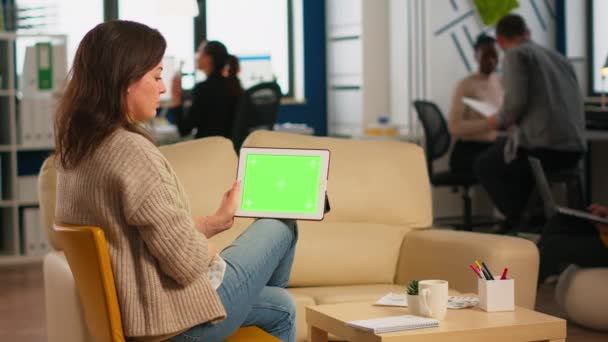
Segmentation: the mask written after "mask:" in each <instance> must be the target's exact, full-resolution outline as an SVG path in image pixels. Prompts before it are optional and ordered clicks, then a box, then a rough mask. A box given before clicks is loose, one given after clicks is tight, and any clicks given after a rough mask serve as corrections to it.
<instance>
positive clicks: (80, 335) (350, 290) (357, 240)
mask: <svg viewBox="0 0 608 342" xmlns="http://www.w3.org/2000/svg"><path fill="white" fill-rule="evenodd" d="M245 145H246V146H258V147H260V146H265V147H310V148H327V149H329V150H330V151H331V162H330V173H329V182H328V195H329V198H330V202H331V207H332V210H331V213H329V214H328V215H327V216H326V217H325V219H324V220H323V221H321V222H310V221H301V222H300V224H299V227H300V240H299V242H298V246H297V250H296V257H295V261H294V266H293V271H292V275H291V279H290V282H289V286H290V289H289V290H290V292H291V293H292V295H293V297H294V298H295V301H296V304H297V339H298V341H304V340H305V339H306V331H307V329H306V322H305V316H304V312H305V307H306V306H307V305H312V304H326V303H336V302H345V301H368V300H375V299H377V298H379V297H380V296H382V295H384V294H386V293H387V292H389V291H403V289H404V284H405V283H406V281H408V280H409V279H414V278H415V279H430V278H440V279H446V280H448V281H449V284H450V287H451V288H452V289H453V290H455V291H458V292H476V284H477V282H476V278H475V277H474V275H473V273H472V272H471V271H470V270H469V269H468V265H469V264H470V263H471V262H472V261H473V260H475V259H479V260H484V261H486V262H487V263H488V264H489V265H491V266H494V267H495V268H496V269H497V270H498V269H499V268H502V267H503V266H508V267H509V272H510V275H511V276H512V277H513V278H515V279H516V303H517V304H518V305H521V306H525V307H528V308H531V307H533V306H534V301H535V297H536V278H537V272H538V253H537V249H536V247H535V245H534V244H532V243H531V242H528V241H526V240H523V239H518V238H513V237H504V236H495V235H488V234H479V233H469V232H455V231H447V230H435V229H428V228H429V227H430V226H431V222H432V212H431V191H430V185H429V180H428V177H427V171H426V163H425V161H424V154H423V151H422V150H421V148H420V147H418V146H417V145H413V144H407V143H400V142H387V141H357V140H347V139H335V138H320V137H309V136H303V135H294V134H286V133H277V132H265V131H258V132H255V133H253V134H252V135H251V136H250V137H249V138H248V139H247V141H246V143H245ZM161 150H162V152H163V154H164V155H165V156H166V157H167V159H168V160H169V162H170V163H171V165H172V167H173V168H174V169H175V171H176V173H177V174H178V176H179V178H180V179H181V181H182V182H183V184H184V185H185V189H186V190H187V192H188V195H189V197H190V200H191V205H192V211H193V214H194V215H203V214H209V213H211V212H212V211H213V210H215V209H216V208H217V206H218V205H219V201H220V198H221V195H222V194H223V192H224V191H225V190H226V189H228V188H229V186H230V185H231V184H232V182H233V181H234V179H235V174H236V168H237V157H236V154H235V153H234V151H233V149H232V145H231V143H230V141H228V140H226V139H223V138H207V139H201V140H194V141H189V142H184V143H179V144H176V145H170V146H163V147H162V148H161ZM54 193H55V172H54V168H53V166H52V163H50V162H48V161H47V162H46V163H45V165H43V168H42V170H41V175H40V194H41V210H42V214H43V216H44V221H45V225H46V227H47V228H49V227H50V225H51V223H52V217H53V211H54V198H55V197H54ZM250 222H251V220H249V219H237V221H236V223H235V226H234V227H233V228H232V229H231V230H229V231H227V232H224V233H222V234H220V235H219V236H217V237H216V238H214V239H215V242H216V243H217V244H218V245H219V246H220V247H221V246H226V245H227V244H228V243H230V241H232V240H233V239H234V238H235V237H236V236H237V235H238V234H239V233H240V232H241V231H242V230H243V229H245V227H246V226H247V225H248V224H249V223H250ZM50 239H51V243H52V245H53V247H54V248H55V249H56V251H53V252H51V253H49V254H48V255H47V256H46V257H45V261H44V263H45V265H44V270H45V289H46V304H47V325H48V337H49V341H52V342H55V341H62V342H70V341H79V342H80V341H87V340H88V338H87V333H86V328H85V327H84V325H83V322H82V319H80V316H81V313H80V311H79V310H80V309H79V304H78V299H77V294H76V292H75V288H74V284H73V280H72V279H71V274H70V273H69V268H68V266H67V264H66V262H65V259H64V257H63V255H62V252H60V250H61V246H59V245H57V243H56V241H54V239H53V236H52V234H51V236H50ZM496 272H498V271H496Z"/></svg>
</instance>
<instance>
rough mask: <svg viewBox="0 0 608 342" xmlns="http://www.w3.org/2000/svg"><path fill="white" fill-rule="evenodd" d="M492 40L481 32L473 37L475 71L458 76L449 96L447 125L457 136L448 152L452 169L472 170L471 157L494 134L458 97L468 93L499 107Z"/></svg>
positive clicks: (500, 87) (483, 146) (474, 156)
mask: <svg viewBox="0 0 608 342" xmlns="http://www.w3.org/2000/svg"><path fill="white" fill-rule="evenodd" d="M495 43H496V40H495V39H494V38H492V37H490V36H487V35H485V34H482V35H480V36H479V37H477V41H476V42H475V46H474V47H475V58H476V59H477V62H478V63H479V71H478V72H476V73H474V74H471V75H469V76H467V77H466V78H464V79H462V80H461V81H460V82H459V83H458V85H457V87H456V89H455V91H454V94H453V96H452V104H451V107H450V112H449V115H448V129H449V131H450V134H451V135H452V136H453V137H454V138H456V139H457V140H456V143H455V144H454V148H453V149H452V154H451V156H450V169H451V170H452V172H455V173H460V174H463V173H464V174H473V162H474V161H475V158H477V156H478V155H479V154H480V153H481V152H483V151H484V150H485V149H486V148H488V147H489V146H490V145H492V143H493V142H494V141H495V140H496V137H497V132H496V130H494V129H492V128H490V126H489V125H488V121H487V119H486V117H485V116H484V115H483V114H481V113H479V112H477V111H475V110H473V109H471V108H469V107H468V106H467V105H465V104H464V103H463V101H462V100H463V98H465V97H468V98H472V99H475V100H479V101H483V102H487V103H490V104H492V105H494V106H496V107H497V108H498V107H500V104H501V102H502V97H503V89H502V85H501V83H500V77H499V76H498V75H497V74H496V65H497V63H498V53H497V52H496V47H495Z"/></svg>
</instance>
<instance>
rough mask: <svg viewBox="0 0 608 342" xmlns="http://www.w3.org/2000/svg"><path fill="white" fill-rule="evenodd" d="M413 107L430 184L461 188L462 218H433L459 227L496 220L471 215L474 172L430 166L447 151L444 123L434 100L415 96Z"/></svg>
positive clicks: (446, 128)
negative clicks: (416, 99)
mask: <svg viewBox="0 0 608 342" xmlns="http://www.w3.org/2000/svg"><path fill="white" fill-rule="evenodd" d="M414 108H416V112H417V114H418V118H419V119H420V122H421V123H422V127H423V128H424V135H425V149H424V150H425V153H426V162H427V168H428V172H429V178H430V180H431V184H433V185H434V186H448V187H451V188H452V189H453V191H454V192H456V191H458V190H460V193H461V195H462V211H463V212H462V217H461V218H459V219H460V220H461V221H460V222H458V221H456V219H458V218H457V217H442V218H438V219H436V221H437V222H442V223H444V224H447V225H449V226H453V227H455V228H456V229H462V230H472V229H473V227H476V226H490V225H494V224H496V223H497V222H496V220H494V219H492V218H487V217H481V216H476V217H473V215H472V201H471V194H470V189H471V187H472V186H474V185H476V184H477V183H478V182H477V179H476V178H475V176H474V175H472V174H458V173H453V172H451V171H442V172H436V171H435V169H434V168H433V162H434V161H435V160H437V159H439V158H440V157H442V156H443V155H445V154H446V153H447V152H448V150H449V149H450V142H451V137H450V132H449V131H448V126H447V123H446V121H445V118H444V117H443V114H442V113H441V110H440V109H439V107H437V105H436V104H435V103H433V102H429V101H421V100H418V101H414Z"/></svg>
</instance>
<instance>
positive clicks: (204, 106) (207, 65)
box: [171, 41, 240, 138]
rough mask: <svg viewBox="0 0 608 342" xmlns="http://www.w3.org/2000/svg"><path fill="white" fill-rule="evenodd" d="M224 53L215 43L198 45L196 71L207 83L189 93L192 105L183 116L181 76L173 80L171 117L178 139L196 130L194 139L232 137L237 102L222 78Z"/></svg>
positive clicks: (233, 92)
mask: <svg viewBox="0 0 608 342" xmlns="http://www.w3.org/2000/svg"><path fill="white" fill-rule="evenodd" d="M228 56H229V55H228V50H227V49H226V47H225V46H224V44H222V43H220V42H218V41H209V42H206V41H205V42H202V43H201V44H200V45H199V47H198V50H197V68H198V69H200V70H202V71H203V72H204V73H205V75H206V76H207V79H206V80H205V81H203V82H201V83H199V84H197V85H196V86H195V87H194V89H193V90H192V105H191V106H190V109H189V110H188V111H187V112H186V111H185V110H184V107H183V105H182V87H181V76H180V75H177V76H176V77H175V78H174V79H173V83H172V88H171V93H172V94H171V106H172V108H171V113H172V115H173V116H174V117H175V122H176V124H177V128H178V130H179V133H180V135H181V136H186V135H190V134H191V133H192V130H193V129H196V135H195V137H196V138H203V137H208V136H214V135H219V136H223V137H226V138H231V136H232V122H233V120H234V112H235V110H236V104H237V101H238V96H239V95H240V93H237V92H236V91H235V89H234V84H233V83H231V82H230V81H229V80H228V79H227V78H226V77H224V76H223V75H222V73H223V70H224V67H225V65H226V62H227V60H228Z"/></svg>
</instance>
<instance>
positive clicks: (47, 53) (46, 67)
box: [36, 43, 53, 90]
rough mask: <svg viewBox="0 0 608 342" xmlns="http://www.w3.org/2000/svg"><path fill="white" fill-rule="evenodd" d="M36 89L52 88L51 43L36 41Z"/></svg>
mask: <svg viewBox="0 0 608 342" xmlns="http://www.w3.org/2000/svg"><path fill="white" fill-rule="evenodd" d="M36 66H37V68H38V89H39V90H50V89H53V47H52V46H51V43H36Z"/></svg>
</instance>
